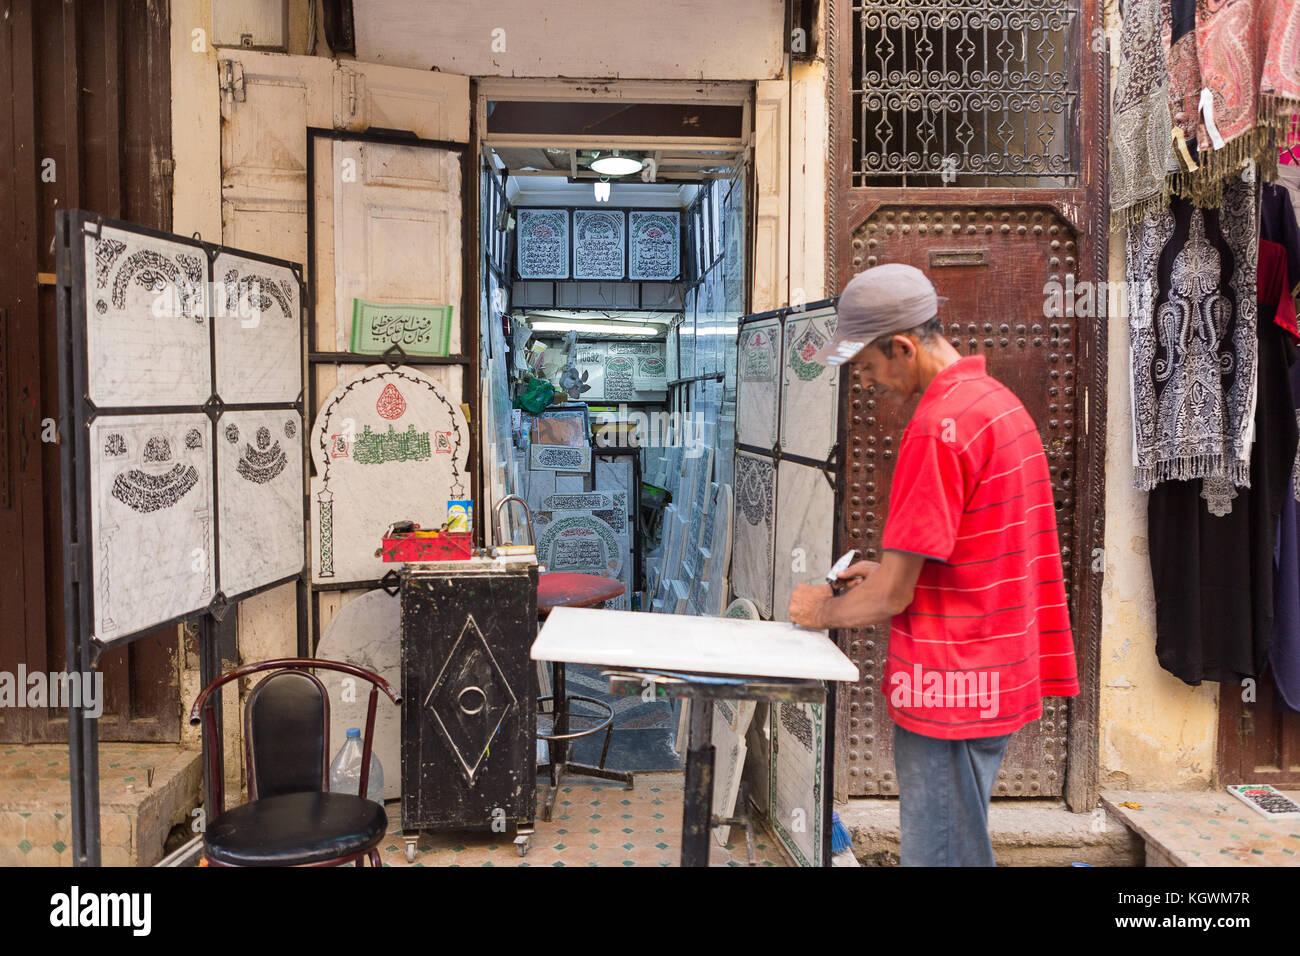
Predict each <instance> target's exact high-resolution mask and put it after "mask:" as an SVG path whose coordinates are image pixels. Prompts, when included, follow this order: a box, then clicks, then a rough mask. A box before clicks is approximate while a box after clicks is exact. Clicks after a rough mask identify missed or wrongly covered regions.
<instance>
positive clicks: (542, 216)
mask: <svg viewBox="0 0 1300 956" xmlns="http://www.w3.org/2000/svg"><path fill="white" fill-rule="evenodd" d="M515 215H516V224H517V228H516V233H515V235H516V238H515V254H516V268H517V269H518V270H519V277H520V278H521V279H567V278H568V277H569V211H568V210H567V209H518V210H516V212H515Z"/></svg>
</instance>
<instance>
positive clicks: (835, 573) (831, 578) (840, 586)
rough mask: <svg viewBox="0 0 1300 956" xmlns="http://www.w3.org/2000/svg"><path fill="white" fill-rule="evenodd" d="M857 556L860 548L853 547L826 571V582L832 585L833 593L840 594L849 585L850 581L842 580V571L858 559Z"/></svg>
mask: <svg viewBox="0 0 1300 956" xmlns="http://www.w3.org/2000/svg"><path fill="white" fill-rule="evenodd" d="M857 558H858V549H857V548H853V549H851V550H850V551H849V552H848V553H846V554H845V555H843V556H842V557H841V558H840V559H839V560H838V561H836V562H835V563H834V564H832V565H831V569H830V570H829V571H827V572H826V583H827V584H829V585H830V586H831V593H832V594H839V593H840V592H841V591H843V590H844V589H845V588H846V587H848V586H849V582H847V581H842V580H840V572H841V571H843V570H844V569H845V568H847V567H848V566H849V565H850V564H852V563H853V562H854V561H856V560H857Z"/></svg>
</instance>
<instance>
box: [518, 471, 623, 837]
mask: <svg viewBox="0 0 1300 956" xmlns="http://www.w3.org/2000/svg"><path fill="white" fill-rule="evenodd" d="M513 501H517V502H519V504H520V506H521V507H522V508H523V509H524V517H525V519H526V520H527V523H528V539H529V543H528V545H527V546H526V547H528V548H530V549H531V548H534V547H535V546H536V544H537V535H536V534H535V532H534V531H533V515H532V512H531V511H530V510H529V508H528V504H527V502H525V501H524V500H523V499H522V498H520V497H519V496H518V495H506V496H505V497H504V498H502V499H501V500H500V501H498V502H497V506H496V509H495V512H494V514H493V529H494V532H495V534H494V538H495V540H496V541H497V542H498V548H502V549H513V548H516V547H520V546H518V545H515V544H514V542H513V541H511V542H508V543H506V544H504V545H503V544H501V541H502V537H503V535H502V527H501V524H502V522H501V514H502V510H503V509H505V508H507V507H509V504H510V502H513ZM623 591H624V588H623V585H622V584H621V583H620V582H618V581H615V580H613V579H612V578H606V577H602V576H601V575H598V574H571V573H551V574H542V575H541V576H540V577H539V578H538V585H537V617H538V620H539V621H541V620H544V619H545V618H546V615H547V614H548V613H550V610H551V608H555V607H592V606H593V605H596V604H603V603H604V602H605V601H608V600H609V599H610V598H616V597H618V596H619V595H620V594H622V593H623ZM572 701H581V702H582V703H584V704H591V705H593V706H595V707H598V708H600V709H601V710H602V711H603V713H600V714H575V713H572V712H571V702H572ZM548 702H549V703H550V704H551V710H550V713H551V715H552V722H551V733H549V734H543V733H540V732H538V734H537V739H539V740H545V741H546V749H547V762H546V763H544V764H541V765H540V766H538V768H537V772H538V773H542V772H546V773H548V774H549V775H550V778H551V790H550V793H548V794H547V796H546V804H545V805H544V806H543V807H542V819H543V820H550V819H551V814H552V811H553V810H554V809H555V795H556V794H557V793H559V792H560V781H561V780H562V779H563V777H564V774H565V773H566V772H568V773H576V774H581V775H582V776H585V777H597V778H599V779H602V780H617V781H620V782H621V783H624V784H626V785H627V788H626V789H628V790H631V789H632V786H633V783H632V779H633V778H632V773H631V772H630V771H619V770H606V769H605V758H606V757H607V756H608V755H609V741H610V736H611V735H612V734H613V730H614V708H613V707H612V706H610V705H609V704H606V703H605V702H604V701H599V700H595V699H594V698H591V697H585V696H583V695H581V694H566V693H565V674H564V664H563V663H562V662H553V663H552V664H551V693H549V694H544V695H541V696H539V697H538V698H537V709H538V710H537V712H538V714H544V713H547V711H546V710H545V709H544V706H543V705H544V704H546V703H548ZM573 718H577V719H582V720H594V721H597V723H596V725H595V726H594V727H589V728H585V729H582V730H577V731H571V730H570V729H569V721H570V719H573ZM602 730H603V731H605V743H604V746H603V747H602V748H601V751H600V764H599V765H598V766H595V767H592V766H589V765H587V764H577V763H570V762H569V741H571V740H579V739H581V738H583V737H591V736H593V735H595V734H598V733H600V732H601V731H602Z"/></svg>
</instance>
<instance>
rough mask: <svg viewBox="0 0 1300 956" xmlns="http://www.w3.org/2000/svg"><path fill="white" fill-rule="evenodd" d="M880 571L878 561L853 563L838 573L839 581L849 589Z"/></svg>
mask: <svg viewBox="0 0 1300 956" xmlns="http://www.w3.org/2000/svg"><path fill="white" fill-rule="evenodd" d="M879 570H880V562H878V561H854V562H853V563H852V564H850V565H849V566H848V567H847V568H845V569H844V570H843V571H841V572H840V580H841V581H844V582H845V583H847V584H848V586H849V587H856V586H857V585H859V584H861V583H862V582H863V581H865V580H866V579H867V578H869V577H871V575H873V574H875V573H876V572H877V571H879Z"/></svg>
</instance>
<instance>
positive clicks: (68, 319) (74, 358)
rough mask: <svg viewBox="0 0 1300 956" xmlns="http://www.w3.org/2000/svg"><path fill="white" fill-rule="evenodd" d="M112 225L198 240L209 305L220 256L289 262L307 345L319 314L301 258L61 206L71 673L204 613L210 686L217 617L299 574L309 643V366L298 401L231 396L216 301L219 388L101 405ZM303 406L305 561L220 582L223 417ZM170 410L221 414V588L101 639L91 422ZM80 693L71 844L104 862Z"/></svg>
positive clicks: (215, 530) (203, 672)
mask: <svg viewBox="0 0 1300 956" xmlns="http://www.w3.org/2000/svg"><path fill="white" fill-rule="evenodd" d="M103 227H111V228H114V229H118V230H121V231H123V232H129V233H132V234H134V235H138V236H146V237H149V238H153V239H160V240H165V241H167V242H170V243H174V244H177V245H185V246H190V247H192V248H193V249H194V250H195V252H196V254H198V255H201V256H202V258H203V260H204V263H205V266H206V270H205V272H204V283H205V286H204V293H203V294H204V299H205V303H207V304H208V305H209V306H210V304H211V296H212V294H213V292H212V290H213V286H214V277H213V264H214V262H215V261H216V258H217V257H218V256H219V255H222V254H230V255H233V256H238V257H239V258H241V259H247V260H251V261H256V262H264V263H267V264H269V265H274V266H278V267H281V268H284V269H287V270H289V271H290V272H292V273H293V274H294V277H295V278H296V280H297V282H298V321H299V335H300V348H299V351H300V353H301V341H302V339H301V336H302V334H303V332H304V331H305V328H306V327H307V326H308V325H309V324H310V318H309V317H310V314H311V308H310V304H309V303H308V301H307V296H306V285H305V283H304V282H303V275H302V266H301V265H300V264H298V263H295V262H288V261H286V260H283V259H276V258H273V257H270V256H263V255H259V254H257V253H253V252H250V251H248V250H245V249H236V248H234V247H231V246H224V245H220V244H218V243H211V242H204V241H203V240H202V239H200V238H199V237H198V236H197V234H196V235H195V237H193V238H187V237H185V236H179V235H175V234H173V233H168V232H163V231H160V230H157V229H149V228H146V227H143V226H139V225H136V224H134V223H130V222H124V221H122V220H117V219H110V218H108V217H105V216H100V215H98V214H96V213H91V212H86V211H84V210H63V211H60V212H58V213H57V214H56V228H55V251H56V263H57V265H56V279H55V281H56V292H57V300H58V305H57V309H58V355H59V415H60V420H59V435H60V448H59V452H60V461H61V466H62V467H61V472H62V474H61V484H60V490H61V493H62V501H63V509H62V510H63V515H62V518H63V538H64V548H63V595H64V646H65V651H66V654H67V661H66V663H65V665H64V666H65V668H66V671H67V672H68V673H69V674H81V675H85V676H86V677H89V676H90V675H92V674H93V672H94V671H95V669H96V668H97V666H98V664H99V661H100V659H101V657H102V656H103V654H104V653H105V652H106V651H108V650H111V649H116V648H119V647H124V646H126V645H128V644H130V643H131V642H132V641H134V640H137V639H138V638H140V637H143V636H145V635H146V634H149V633H152V632H154V631H156V630H157V629H158V628H160V627H167V626H169V625H178V624H181V623H182V622H195V623H197V626H198V642H199V681H200V684H201V685H203V686H207V684H208V683H210V682H211V681H213V680H215V679H216V678H217V677H218V676H220V668H221V659H220V658H221V656H220V653H219V650H218V646H217V634H216V631H217V627H218V625H219V624H220V623H221V622H222V621H223V620H224V619H225V618H226V617H227V615H228V614H229V613H230V611H231V610H232V609H234V608H235V607H236V606H237V605H238V603H239V602H240V601H242V600H244V599H246V598H249V597H252V596H253V595H256V594H260V593H262V592H264V591H268V590H270V589H271V588H275V587H280V586H282V585H284V584H287V583H288V582H290V581H296V582H297V589H296V603H297V629H298V643H299V646H300V647H301V646H302V644H303V642H304V641H305V640H306V634H307V600H306V595H307V584H308V578H307V575H308V573H309V571H308V568H309V565H308V562H307V557H308V552H307V547H308V541H307V537H306V527H307V525H306V519H307V517H308V516H309V515H310V512H309V510H308V509H309V507H310V498H309V495H308V491H309V488H310V485H309V484H308V482H309V475H308V470H307V460H306V459H307V440H306V433H305V423H306V418H305V414H304V407H303V388H302V383H303V377H304V376H305V374H306V371H305V368H303V367H302V366H300V368H299V390H298V394H297V397H296V398H295V399H294V400H293V401H292V402H250V403H238V402H227V401H225V400H224V399H223V397H222V396H221V394H220V392H219V391H218V389H219V383H218V382H217V379H216V321H215V315H214V312H215V310H214V309H212V308H210V307H209V308H207V310H206V314H207V317H208V336H209V339H208V345H209V362H210V365H209V373H210V375H211V378H210V383H211V388H212V391H211V394H210V396H209V397H208V399H207V400H206V401H205V402H203V403H201V404H197V405H132V406H123V407H99V406H96V405H95V404H94V402H92V401H91V399H90V387H89V385H90V383H89V368H88V361H87V356H88V353H87V347H88V346H87V327H86V323H87V316H88V307H89V302H88V301H87V296H86V287H85V275H86V269H87V262H86V250H85V242H84V238H85V237H86V236H94V237H96V238H97V237H98V235H99V232H100V230H101V229H102V228H103ZM271 410H285V411H290V410H292V411H296V412H297V413H298V415H299V416H300V417H301V418H302V420H303V422H304V428H303V429H302V430H300V434H301V438H302V441H301V450H300V453H301V455H302V456H303V462H302V465H303V497H302V502H303V515H304V525H303V529H304V534H303V566H302V568H301V569H300V570H299V571H298V572H296V573H295V574H290V575H286V576H284V577H281V578H278V579H276V580H273V581H269V582H266V583H264V584H261V585H258V586H257V587H254V588H251V589H249V590H246V591H241V592H239V593H236V594H231V595H227V594H225V593H223V592H222V591H221V588H220V584H221V577H220V575H221V528H220V523H221V516H220V511H221V508H220V489H219V487H218V483H217V480H216V476H217V442H216V437H215V436H216V431H217V423H218V421H219V420H220V418H221V416H222V415H223V414H225V413H226V412H228V411H229V412H241V411H271ZM164 414H168V415H171V414H202V415H204V416H206V417H207V418H208V420H209V421H210V422H211V424H212V434H213V439H212V442H211V445H212V450H211V457H212V484H211V489H212V498H211V503H210V507H211V511H212V533H211V541H212V555H211V560H212V575H213V586H214V592H215V593H214V594H213V597H212V598H211V600H210V601H209V602H208V603H207V604H206V605H203V606H199V607H195V608H193V609H192V610H190V611H188V612H186V613H184V614H180V615H176V616H173V617H169V618H167V619H165V620H159V621H154V622H151V623H150V624H149V625H147V626H145V627H143V628H140V629H137V630H135V631H132V632H131V633H128V634H123V635H120V636H117V637H114V638H113V639H112V640H110V641H103V640H100V639H99V638H98V637H97V636H96V635H95V634H94V633H92V630H93V622H94V619H95V594H94V562H93V547H94V541H93V540H92V534H93V528H92V524H91V495H92V493H93V489H92V487H91V452H90V426H91V424H92V423H93V422H94V421H95V420H96V419H97V418H100V417H101V416H108V415H143V416H148V415H164ZM80 703H81V702H80V701H76V700H72V699H70V700H69V707H68V757H69V775H70V779H71V790H72V827H71V828H72V850H73V861H74V864H75V865H77V866H98V865H99V863H100V834H99V724H98V718H96V717H89V716H87V714H86V713H85V712H84V710H83V708H82V707H81V706H80ZM214 716H215V717H216V720H217V731H218V737H217V740H216V741H215V743H216V745H217V746H220V730H221V711H220V709H219V708H218V709H217V710H216V712H215V714H214ZM208 746H209V742H208V740H207V739H206V737H205V739H204V756H205V759H204V761H203V767H204V792H205V793H211V792H212V790H211V787H210V785H209V784H210V781H208V779H207V772H208V771H207V767H208V761H207V760H206V751H207V747H208Z"/></svg>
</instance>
